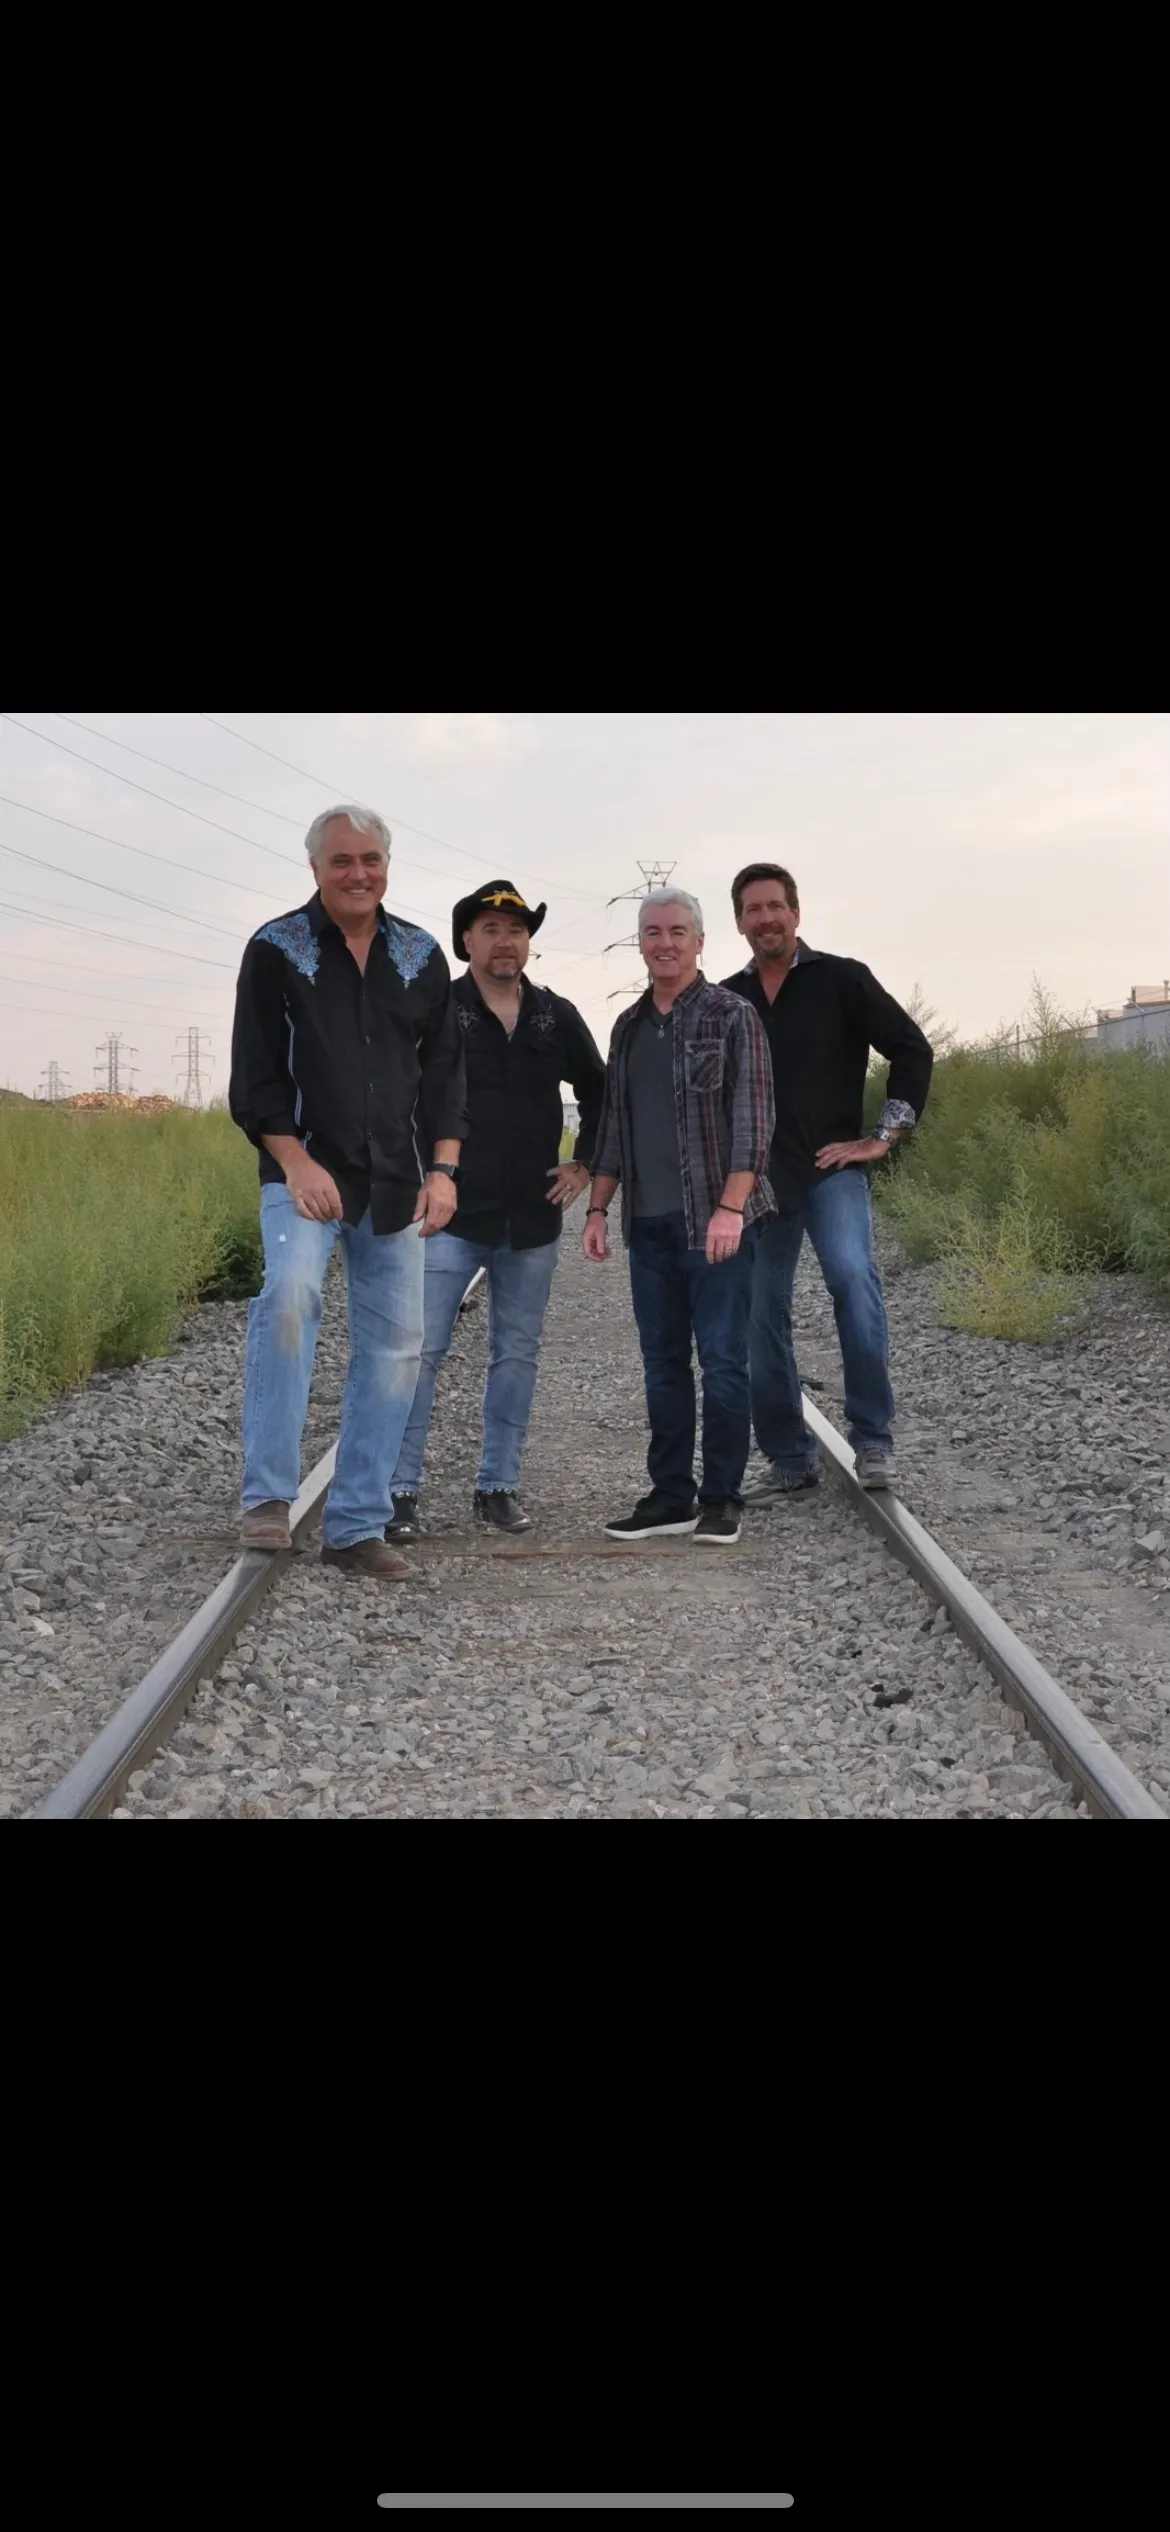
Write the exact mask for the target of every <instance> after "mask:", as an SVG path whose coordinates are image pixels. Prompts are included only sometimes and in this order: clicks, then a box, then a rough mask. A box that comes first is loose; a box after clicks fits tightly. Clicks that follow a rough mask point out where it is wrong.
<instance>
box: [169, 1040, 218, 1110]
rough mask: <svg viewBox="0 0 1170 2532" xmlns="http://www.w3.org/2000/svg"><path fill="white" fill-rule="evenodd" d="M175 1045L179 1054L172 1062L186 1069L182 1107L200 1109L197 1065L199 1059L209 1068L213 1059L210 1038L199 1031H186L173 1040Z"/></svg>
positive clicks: (200, 1098) (200, 1082) (201, 1096)
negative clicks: (182, 1065)
mask: <svg viewBox="0 0 1170 2532" xmlns="http://www.w3.org/2000/svg"><path fill="white" fill-rule="evenodd" d="M184 1037H185V1042H184ZM175 1045H176V1047H177V1048H178V1049H179V1052H178V1053H177V1054H176V1055H175V1056H174V1057H173V1059H172V1060H173V1062H174V1063H175V1064H184V1063H185V1064H186V1067H187V1080H186V1084H185V1086H184V1090H183V1097H182V1105H183V1106H184V1107H185V1108H201V1107H202V1105H203V1079H202V1075H201V1073H200V1070H199V1064H200V1058H201V1057H202V1058H203V1059H204V1060H205V1061H206V1062H207V1064H208V1066H210V1065H211V1063H212V1062H213V1060H214V1059H213V1057H212V1053H211V1040H210V1038H205V1037H204V1034H203V1031H202V1030H201V1029H187V1030H186V1031H185V1033H184V1036H179V1037H177V1038H176V1039H175Z"/></svg>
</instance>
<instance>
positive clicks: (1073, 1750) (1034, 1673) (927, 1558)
mask: <svg viewBox="0 0 1170 2532" xmlns="http://www.w3.org/2000/svg"><path fill="white" fill-rule="evenodd" d="M803 1404H804V1420H805V1423H806V1424H807V1426H808V1428H809V1431H810V1432H811V1433H813V1434H814V1435H815V1437H816V1440H817V1442H818V1443H819V1445H820V1449H821V1453H822V1456H823V1458H824V1459H825V1460H826V1461H827V1463H828V1465H829V1467H830V1469H831V1470H832V1471H833V1473H834V1475H835V1476H837V1477H838V1478H840V1479H841V1481H842V1482H843V1484H844V1485H845V1486H846V1487H847V1488H848V1490H849V1494H850V1498H851V1500H852V1502H853V1506H854V1510H855V1511H857V1512H859V1513H860V1514H861V1517H862V1519H863V1520H864V1521H868V1522H869V1524H870V1527H871V1529H874V1530H876V1531H877V1532H878V1535H879V1537H881V1538H882V1539H884V1540H885V1543H886V1546H887V1547H888V1548H891V1549H892V1550H893V1553H894V1555H895V1556H897V1557H900V1558H901V1561H902V1563H903V1564H904V1565H906V1566H907V1567H908V1568H909V1570H910V1572H911V1573H912V1574H913V1576H914V1580H915V1582H916V1583H920V1584H921V1586H922V1589H923V1590H924V1591H925V1592H927V1593H929V1595H930V1598H931V1599H932V1600H936V1601H938V1602H939V1603H940V1605H941V1606H942V1607H943V1608H944V1609H945V1610H946V1612H947V1615H948V1617H949V1618H950V1620H951V1624H952V1626H953V1627H954V1629H955V1631H956V1634H958V1635H961V1636H962V1638H963V1641H964V1643H965V1644H969V1645H970V1647H971V1650H972V1652H973V1653H977V1654H978V1656H979V1659H980V1661H981V1662H983V1663H985V1664H986V1667H987V1669H988V1670H989V1671H990V1672H991V1673H992V1676H993V1678H995V1679H996V1680H998V1682H999V1686H1000V1688H1001V1689H1002V1691H1003V1694H1004V1696H1005V1697H1006V1699H1007V1702H1008V1704H1009V1705H1010V1706H1014V1707H1015V1709H1016V1711H1017V1713H1019V1714H1022V1715H1023V1717H1024V1721H1025V1723H1026V1724H1027V1726H1028V1730H1029V1731H1030V1732H1031V1733H1032V1734H1033V1735H1034V1737H1035V1739H1036V1740H1038V1741H1039V1742H1040V1743H1041V1744H1042V1746H1043V1747H1044V1748H1045V1749H1046V1750H1047V1752H1048V1755H1049V1758H1050V1759H1051V1761H1052V1764H1053V1766H1054V1767H1055V1769H1056V1772H1057V1774H1058V1775H1059V1776H1063V1778H1064V1780H1065V1782H1066V1784H1070V1785H1073V1786H1075V1788H1076V1790H1077V1792H1078V1793H1079V1794H1081V1795H1082V1796H1083V1798H1084V1800H1085V1801H1086V1802H1087V1803H1088V1806H1089V1809H1090V1811H1092V1812H1093V1813H1094V1815H1095V1816H1096V1818H1097V1819H1099V1820H1165V1818H1166V1813H1165V1812H1164V1811H1163V1810H1162V1808H1161V1806H1160V1804H1158V1803H1156V1802H1155V1800H1154V1797H1153V1795H1152V1794H1151V1793H1148V1792H1147V1790H1146V1788H1145V1786H1144V1785H1143V1784H1141V1783H1139V1781H1138V1778H1137V1777H1136V1776H1134V1775H1132V1774H1131V1772H1130V1770H1129V1768H1128V1767H1127V1766H1126V1765H1125V1763H1124V1761H1123V1760H1122V1759H1120V1758H1119V1757H1118V1756H1117V1753H1116V1751H1115V1750H1112V1749H1111V1748H1110V1746H1109V1743H1108V1741H1106V1740H1103V1739H1102V1737H1101V1734H1100V1733H1099V1732H1098V1731H1097V1730H1096V1729H1095V1727H1094V1725H1093V1724H1091V1723H1090V1721H1089V1719H1088V1716H1087V1715H1085V1714H1082V1712H1081V1709H1080V1707H1079V1706H1077V1705H1074V1703H1073V1700H1072V1698H1071V1697H1070V1696H1068V1695H1066V1693H1065V1690H1064V1689H1063V1688H1060V1687H1058V1686H1057V1683H1056V1681H1055V1679H1053V1678H1051V1677H1050V1676H1049V1673H1048V1672H1047V1671H1046V1670H1045V1669H1044V1667H1043V1664H1042V1663H1040V1662H1038V1661H1037V1659H1036V1656H1035V1654H1034V1653H1030V1652H1029V1650H1028V1647H1027V1645H1026V1644H1022V1643H1021V1642H1020V1639H1019V1636H1018V1635H1014V1634H1013V1632H1012V1629H1011V1628H1010V1626H1008V1625H1006V1624H1005V1621H1004V1620H1003V1619H1002V1618H1001V1617H999V1616H998V1614H997V1612H996V1611H995V1610H994V1609H993V1608H992V1606H991V1603H990V1601H987V1600H985V1599H984V1598H983V1595H982V1593H981V1592H978V1591H976V1589H975V1586H974V1584H973V1583H970V1582H968V1580H967V1577H966V1575H965V1574H962V1573H960V1571H959V1568H958V1566H957V1565H955V1564H952V1562H951V1559H950V1557H949V1556H947V1555H946V1554H945V1553H944V1551H943V1549H942V1548H941V1547H940V1546H939V1544H938V1541H937V1539H933V1538H932V1537H931V1535H930V1532H929V1530H924V1529H923V1527H922V1524H921V1522H920V1521H916V1520H915V1518H914V1515H913V1513H912V1512H909V1511H907V1508H906V1506H905V1504H904V1503H902V1502H901V1501H900V1500H899V1498H898V1496H897V1495H895V1494H893V1493H887V1492H885V1491H884V1490H883V1491H882V1492H880V1493H879V1492H874V1493H869V1492H867V1490H866V1488H865V1487H864V1486H861V1485H859V1484H858V1481H857V1478H856V1477H855V1475H854V1473H853V1453H852V1451H851V1450H850V1448H849V1446H848V1443H847V1442H846V1441H845V1440H844V1439H843V1437H842V1435H841V1434H840V1433H838V1431H837V1428H836V1426H835V1425H834V1424H830V1422H829V1419H828V1417H827V1416H824V1415H822V1414H821V1411H820V1408H819V1407H815V1406H814V1405H813V1402H812V1400H811V1398H809V1397H807V1396H806V1397H805V1398H804V1400H803Z"/></svg>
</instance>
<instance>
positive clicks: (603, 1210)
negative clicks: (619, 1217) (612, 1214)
mask: <svg viewBox="0 0 1170 2532" xmlns="http://www.w3.org/2000/svg"><path fill="white" fill-rule="evenodd" d="M591 1213H599V1214H600V1215H601V1219H602V1221H603V1222H608V1220H609V1206H608V1205H607V1204H591V1205H587V1206H586V1208H585V1219H586V1221H588V1220H589V1216H590V1214H591Z"/></svg>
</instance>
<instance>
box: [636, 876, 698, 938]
mask: <svg viewBox="0 0 1170 2532" xmlns="http://www.w3.org/2000/svg"><path fill="white" fill-rule="evenodd" d="M651 906H685V907H686V910H687V913H688V914H689V916H690V918H691V921H692V923H693V924H694V927H695V930H696V932H701V931H702V929H703V909H702V906H701V905H700V904H699V900H698V898H697V897H692V895H691V893H690V890H689V888H651V890H650V891H649V894H648V895H647V896H645V897H643V899H642V901H641V904H640V905H639V907H638V938H639V940H641V938H642V931H643V927H644V924H645V920H646V916H647V914H648V913H649V911H650V908H651Z"/></svg>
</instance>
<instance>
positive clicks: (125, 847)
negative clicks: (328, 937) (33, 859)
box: [0, 712, 289, 922]
mask: <svg viewBox="0 0 1170 2532" xmlns="http://www.w3.org/2000/svg"><path fill="white" fill-rule="evenodd" d="M11 718H12V715H11V713H10V712H6V713H0V720H4V721H10V720H11ZM18 726H19V725H18ZM33 735H34V737H39V736H40V733H39V731H34V733H33ZM53 744H54V742H53V740H52V739H48V740H46V745H47V746H49V747H51V746H52V745H53ZM66 752H67V754H69V755H72V754H73V752H74V751H73V750H72V748H70V749H68V750H67V751H66ZM99 770H101V771H106V770H108V769H107V768H104V767H103V768H100V769H99ZM114 779H115V781H117V780H118V779H119V777H118V776H117V775H115V777H114ZM0 800H3V801H4V802H5V805H6V806H7V807H8V808H9V809H23V810H24V812H25V815H26V817H30V818H44V819H45V821H46V824H47V825H49V826H64V827H68V829H69V832H70V834H71V835H91V836H92V837H93V840H94V843H95V844H112V845H113V847H114V850H115V852H118V853H133V854H134V855H135V857H136V859H137V860H138V861H140V862H161V863H162V866H163V869H164V870H185V871H186V872H187V874H188V876H189V877H190V878H192V879H203V880H208V879H210V880H211V881H212V882H213V883H214V885H215V886H216V887H217V888H236V889H238V890H239V891H240V893H241V895H242V896H245V897H263V898H264V899H265V901H267V899H268V897H269V895H270V894H271V891H270V890H269V889H267V888H249V886H248V883H247V881H246V880H245V879H221V878H220V875H219V872H218V871H217V870H200V868H199V866H198V863H196V862H173V861H172V860H171V859H170V856H169V855H168V854H166V853H152V852H150V850H149V849H148V847H147V846H146V845H145V844H124V843H123V842H122V838H121V836H120V835H99V834H98V831H97V828H96V827H94V826H78V825H77V824H76V823H75V821H74V820H73V819H72V818H58V817H54V815H53V812H52V810H51V809H34V808H33V806H32V803H31V801H28V800H10V799H9V798H8V794H7V792H4V791H0ZM169 805H170V806H172V807H173V806H174V805H175V804H174V802H171V803H170V804H169ZM220 832H221V834H223V835H228V834H230V832H231V830H230V828H228V827H226V826H225V827H222V828H221V830H220ZM239 841H240V842H241V844H246V843H247V841H248V838H247V836H246V835H242V836H241V837H240V838H239ZM261 849H263V848H261ZM288 858H289V856H288V855H287V853H279V854H278V855H277V859H278V861H287V860H288ZM69 875H70V877H72V876H73V874H72V873H70V874H69ZM91 884H92V885H93V886H94V887H97V885H98V882H97V881H96V880H94V881H93V882H92V883H91ZM123 893H124V892H123ZM143 902H145V900H144V901H143ZM176 911H177V912H179V913H182V908H181V907H179V908H177V909H176ZM184 919H185V920H186V921H187V922H191V921H195V922H197V921H198V919H199V918H198V916H190V915H188V916H186V917H185V918H184Z"/></svg>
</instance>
